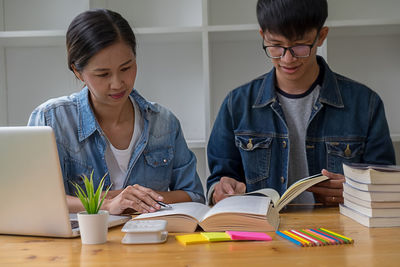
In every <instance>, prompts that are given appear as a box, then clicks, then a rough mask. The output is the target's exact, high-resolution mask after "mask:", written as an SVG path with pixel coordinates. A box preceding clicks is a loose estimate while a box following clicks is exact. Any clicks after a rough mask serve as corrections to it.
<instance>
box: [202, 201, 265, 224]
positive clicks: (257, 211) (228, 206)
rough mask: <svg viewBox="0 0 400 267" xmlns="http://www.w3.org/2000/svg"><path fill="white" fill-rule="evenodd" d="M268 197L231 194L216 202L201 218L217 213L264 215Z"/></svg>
mask: <svg viewBox="0 0 400 267" xmlns="http://www.w3.org/2000/svg"><path fill="white" fill-rule="evenodd" d="M270 203H271V198H270V197H259V196H231V197H227V198H225V199H223V200H221V201H220V202H218V203H217V204H216V205H215V206H214V207H212V208H211V209H210V210H209V211H208V212H207V213H206V215H205V216H204V218H203V220H204V219H206V218H208V217H210V216H212V215H215V214H218V213H243V214H254V215H266V214H267V213H268V208H269V204H270Z"/></svg>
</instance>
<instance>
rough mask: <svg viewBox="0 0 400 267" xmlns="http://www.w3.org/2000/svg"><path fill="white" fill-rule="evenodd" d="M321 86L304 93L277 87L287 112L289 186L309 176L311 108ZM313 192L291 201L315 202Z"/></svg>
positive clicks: (299, 202) (284, 111)
mask: <svg viewBox="0 0 400 267" xmlns="http://www.w3.org/2000/svg"><path fill="white" fill-rule="evenodd" d="M320 89H321V86H320V85H319V84H313V86H312V87H311V88H310V89H309V90H308V91H307V92H305V93H304V94H301V95H289V94H286V93H285V92H283V91H281V90H279V89H277V95H278V99H279V103H280V104H281V107H282V110H283V113H284V114H285V119H286V123H287V126H288V130H289V174H288V186H290V185H292V184H293V183H295V182H296V181H298V180H300V179H301V178H304V177H307V176H309V172H308V165H307V156H306V134H307V126H308V121H309V119H310V115H311V110H312V108H313V106H314V104H315V101H316V100H317V99H318V96H319V92H320ZM314 202H315V200H314V197H313V194H312V193H311V192H307V191H306V192H303V193H302V194H300V195H299V196H298V197H297V198H295V199H294V200H293V201H292V202H291V203H296V204H309V203H314Z"/></svg>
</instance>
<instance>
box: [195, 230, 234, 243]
mask: <svg viewBox="0 0 400 267" xmlns="http://www.w3.org/2000/svg"><path fill="white" fill-rule="evenodd" d="M201 234H202V235H203V236H204V237H205V238H207V240H208V241H210V242H218V241H231V240H232V239H231V237H230V235H228V234H227V233H225V232H204V233H201Z"/></svg>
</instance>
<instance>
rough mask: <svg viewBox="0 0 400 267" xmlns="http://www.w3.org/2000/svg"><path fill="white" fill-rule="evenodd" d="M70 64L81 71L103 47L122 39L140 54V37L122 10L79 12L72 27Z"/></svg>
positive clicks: (69, 49)
mask: <svg viewBox="0 0 400 267" xmlns="http://www.w3.org/2000/svg"><path fill="white" fill-rule="evenodd" d="M66 37H67V38H66V39H67V40H66V44H67V53H68V67H69V69H70V70H71V71H73V69H72V66H74V67H75V69H76V70H77V71H78V72H80V71H82V70H83V69H84V68H85V66H86V65H87V64H88V61H89V60H90V59H91V58H92V57H93V56H94V55H95V54H96V53H97V52H99V51H100V50H102V49H104V48H106V47H108V46H110V45H112V44H114V43H116V42H118V41H124V42H125V43H126V44H128V45H129V46H130V47H131V48H132V51H133V54H134V55H135V56H136V38H135V34H134V33H133V31H132V28H131V27H130V26H129V23H128V22H127V21H126V20H125V19H124V18H123V17H122V16H121V15H120V14H118V13H116V12H114V11H111V10H107V9H92V10H88V11H85V12H83V13H81V14H79V15H78V16H76V17H75V18H74V19H73V20H72V22H71V24H70V25H69V27H68V31H67V36H66Z"/></svg>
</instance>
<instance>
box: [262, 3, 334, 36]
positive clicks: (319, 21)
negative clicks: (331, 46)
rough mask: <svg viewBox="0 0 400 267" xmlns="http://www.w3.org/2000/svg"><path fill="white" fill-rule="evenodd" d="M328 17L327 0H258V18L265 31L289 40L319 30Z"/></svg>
mask: <svg viewBox="0 0 400 267" xmlns="http://www.w3.org/2000/svg"><path fill="white" fill-rule="evenodd" d="M327 17H328V3H327V0H258V2H257V19H258V23H259V24H260V27H261V30H262V31H263V32H265V31H268V32H270V33H273V34H278V35H282V36H284V37H286V38H287V39H289V40H293V39H295V38H302V37H303V36H304V34H306V33H307V32H309V31H311V30H313V29H316V30H317V31H319V30H320V29H321V28H322V27H323V26H324V23H325V20H326V18H327Z"/></svg>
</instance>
